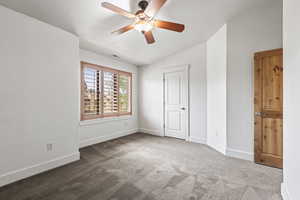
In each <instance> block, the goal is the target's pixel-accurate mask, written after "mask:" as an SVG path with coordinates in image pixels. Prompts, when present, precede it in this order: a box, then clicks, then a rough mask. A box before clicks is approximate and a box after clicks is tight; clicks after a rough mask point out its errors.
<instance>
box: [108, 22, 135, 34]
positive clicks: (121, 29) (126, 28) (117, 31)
mask: <svg viewBox="0 0 300 200" xmlns="http://www.w3.org/2000/svg"><path fill="white" fill-rule="evenodd" d="M132 29H134V25H132V24H131V25H128V26H125V27H123V28H120V29H119V30H116V31H114V32H112V33H113V34H118V35H120V34H122V33H125V32H127V31H130V30H132Z"/></svg>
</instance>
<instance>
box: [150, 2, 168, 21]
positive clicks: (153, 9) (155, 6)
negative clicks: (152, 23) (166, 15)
mask: <svg viewBox="0 0 300 200" xmlns="http://www.w3.org/2000/svg"><path fill="white" fill-rule="evenodd" d="M166 1H167V0H152V1H151V2H150V4H149V5H148V7H147V8H146V10H145V13H146V15H148V16H149V17H151V18H153V17H155V15H156V14H157V13H158V11H159V10H160V9H161V7H163V5H164V4H165V3H166Z"/></svg>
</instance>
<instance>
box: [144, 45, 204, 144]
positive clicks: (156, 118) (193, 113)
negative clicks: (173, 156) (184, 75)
mask: <svg viewBox="0 0 300 200" xmlns="http://www.w3.org/2000/svg"><path fill="white" fill-rule="evenodd" d="M186 64H189V65H190V136H191V139H192V141H194V142H200V143H205V141H206V45H205V44H198V45H196V46H194V47H192V48H189V49H186V50H184V51H181V52H180V53H177V54H175V55H172V56H169V57H167V58H165V59H164V60H161V61H158V62H157V63H154V64H152V65H149V66H146V67H141V68H140V71H139V77H140V78H139V80H140V81H139V88H140V90H139V105H140V106H139V108H140V110H139V112H140V114H139V119H140V124H139V125H140V128H141V131H143V132H148V133H152V134H156V135H163V68H167V67H172V66H180V65H186Z"/></svg>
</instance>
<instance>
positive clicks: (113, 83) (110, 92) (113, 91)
mask: <svg viewBox="0 0 300 200" xmlns="http://www.w3.org/2000/svg"><path fill="white" fill-rule="evenodd" d="M103 79H104V84H103V90H104V91H103V112H104V114H114V113H118V74H117V73H114V72H104V76H103Z"/></svg>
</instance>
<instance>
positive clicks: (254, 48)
mask: <svg viewBox="0 0 300 200" xmlns="http://www.w3.org/2000/svg"><path fill="white" fill-rule="evenodd" d="M227 30H228V72H227V79H228V82H227V83H228V87H227V98H228V99H227V101H228V103H227V106H228V107H227V109H228V115H227V122H228V123H227V135H228V138H227V140H228V144H227V145H228V149H227V154H228V155H231V156H235V157H240V158H244V159H249V160H253V152H254V147H253V146H254V117H253V112H254V111H253V73H252V72H253V55H254V53H255V52H258V51H263V50H271V49H275V48H280V47H282V0H274V2H273V3H272V4H267V5H265V6H263V7H258V8H255V9H251V10H248V11H245V12H243V13H242V14H240V15H238V16H235V17H234V18H233V19H232V20H230V21H229V22H228V23H227Z"/></svg>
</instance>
